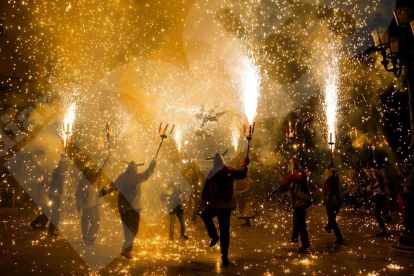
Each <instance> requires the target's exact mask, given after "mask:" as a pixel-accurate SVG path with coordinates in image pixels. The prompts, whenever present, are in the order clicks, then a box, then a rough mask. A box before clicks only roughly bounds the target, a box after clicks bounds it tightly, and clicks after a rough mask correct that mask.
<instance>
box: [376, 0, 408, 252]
mask: <svg viewBox="0 0 414 276" xmlns="http://www.w3.org/2000/svg"><path fill="white" fill-rule="evenodd" d="M377 19H378V17H377ZM372 36H373V38H374V42H375V46H376V48H377V50H378V51H380V52H381V54H382V57H383V60H382V62H381V63H382V65H383V66H384V68H385V69H386V70H387V71H389V72H393V73H394V75H395V76H396V77H400V76H401V75H402V76H403V78H404V82H405V84H406V87H407V92H408V97H409V109H410V123H411V144H410V149H411V150H413V149H414V94H413V93H414V91H413V88H412V84H413V82H414V79H413V77H414V75H413V68H414V66H413V63H414V2H413V1H412V0H397V1H396V7H395V11H394V19H393V21H392V22H391V25H390V26H389V27H388V28H384V27H383V26H378V27H376V29H375V30H374V31H373V32H372ZM390 65H391V66H390ZM403 71H404V74H402V73H403ZM410 163H411V173H410V175H409V176H408V178H407V179H405V182H404V190H403V192H402V193H401V196H402V198H403V200H404V226H405V231H404V232H403V234H402V235H401V236H400V238H399V240H398V241H397V242H396V243H395V244H394V245H392V246H391V248H392V249H393V250H394V252H396V253H397V252H398V253H401V252H403V253H408V254H414V154H413V155H412V156H411V157H410Z"/></svg>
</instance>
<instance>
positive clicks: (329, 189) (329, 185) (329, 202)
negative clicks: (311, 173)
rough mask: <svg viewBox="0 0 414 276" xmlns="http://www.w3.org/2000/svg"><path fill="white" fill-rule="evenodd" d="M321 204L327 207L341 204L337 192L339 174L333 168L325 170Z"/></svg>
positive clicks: (339, 195)
mask: <svg viewBox="0 0 414 276" xmlns="http://www.w3.org/2000/svg"><path fill="white" fill-rule="evenodd" d="M323 190H324V200H323V204H324V205H325V206H327V207H331V206H338V205H341V194H340V192H339V174H338V173H337V172H336V171H335V170H326V172H325V185H324V189H323Z"/></svg>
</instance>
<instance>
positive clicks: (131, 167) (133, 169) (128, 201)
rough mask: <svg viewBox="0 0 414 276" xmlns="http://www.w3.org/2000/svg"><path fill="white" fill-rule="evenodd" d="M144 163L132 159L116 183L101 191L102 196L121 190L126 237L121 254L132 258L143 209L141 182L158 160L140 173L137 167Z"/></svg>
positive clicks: (120, 199)
mask: <svg viewBox="0 0 414 276" xmlns="http://www.w3.org/2000/svg"><path fill="white" fill-rule="evenodd" d="M142 165H144V164H136V163H135V162H134V161H131V162H130V163H129V164H128V167H127V168H126V170H125V172H124V173H122V174H121V175H120V176H119V177H118V178H117V180H116V181H115V182H114V183H111V184H110V185H109V187H103V188H102V190H101V192H100V195H101V196H105V195H106V194H109V193H112V192H114V191H119V193H118V210H119V213H120V214H121V220H122V226H123V227H124V237H125V239H124V245H123V248H122V252H121V255H122V256H124V257H125V258H127V259H132V254H131V253H132V249H133V244H134V241H135V237H136V235H137V234H138V229H139V219H140V213H141V209H142V203H141V184H142V183H143V182H145V181H147V180H148V179H149V178H150V176H151V175H152V174H153V173H154V169H155V165H156V160H155V159H154V160H152V162H151V164H150V165H149V167H148V169H147V170H145V171H144V172H143V173H138V169H137V167H138V166H142Z"/></svg>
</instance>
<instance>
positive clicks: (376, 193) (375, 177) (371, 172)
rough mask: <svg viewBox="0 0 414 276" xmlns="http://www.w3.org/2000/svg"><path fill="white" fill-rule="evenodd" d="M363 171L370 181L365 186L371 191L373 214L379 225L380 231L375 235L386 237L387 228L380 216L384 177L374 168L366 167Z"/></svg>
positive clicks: (384, 199)
mask: <svg viewBox="0 0 414 276" xmlns="http://www.w3.org/2000/svg"><path fill="white" fill-rule="evenodd" d="M364 172H365V174H366V175H367V176H368V177H369V179H370V181H371V184H370V185H369V186H368V187H367V191H370V192H371V193H372V196H371V200H372V202H374V204H375V206H374V216H375V218H376V219H377V222H378V225H379V227H380V228H381V232H380V233H378V234H377V236H379V237H386V236H388V233H387V228H386V227H385V223H384V220H383V219H382V217H381V212H382V210H383V205H384V203H385V201H386V196H385V180H384V177H383V176H382V175H381V173H380V172H379V171H378V170H376V169H374V168H370V169H366V170H364Z"/></svg>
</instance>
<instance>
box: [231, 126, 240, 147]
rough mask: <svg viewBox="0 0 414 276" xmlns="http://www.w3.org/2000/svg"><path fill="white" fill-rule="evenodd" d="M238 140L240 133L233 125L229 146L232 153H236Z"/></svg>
mask: <svg viewBox="0 0 414 276" xmlns="http://www.w3.org/2000/svg"><path fill="white" fill-rule="evenodd" d="M239 139H240V132H239V129H238V128H237V126H235V125H234V124H233V125H232V128H231V145H232V146H233V147H234V151H235V152H237V148H238V147H239Z"/></svg>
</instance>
